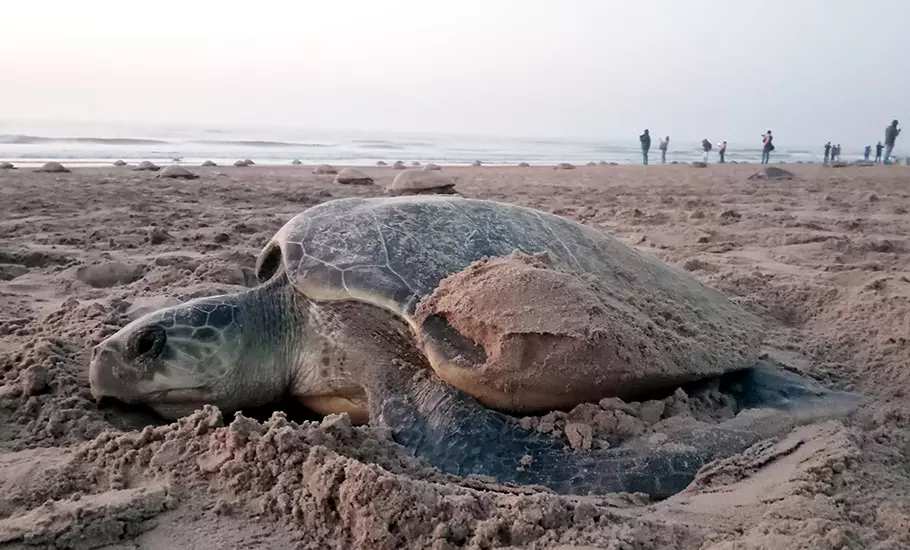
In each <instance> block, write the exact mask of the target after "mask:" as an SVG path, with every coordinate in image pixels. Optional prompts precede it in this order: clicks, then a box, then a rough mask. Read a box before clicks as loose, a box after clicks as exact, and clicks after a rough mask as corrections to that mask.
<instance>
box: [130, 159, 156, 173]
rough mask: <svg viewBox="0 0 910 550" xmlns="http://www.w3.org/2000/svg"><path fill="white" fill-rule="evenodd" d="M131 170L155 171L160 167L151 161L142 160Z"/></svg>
mask: <svg viewBox="0 0 910 550" xmlns="http://www.w3.org/2000/svg"><path fill="white" fill-rule="evenodd" d="M133 170H135V171H137V172H157V171H158V170H161V167H160V166H158V165H157V164H155V163H154V162H152V161H149V160H144V161H142V162H140V163H139V164H137V165H136V167H135V168H133Z"/></svg>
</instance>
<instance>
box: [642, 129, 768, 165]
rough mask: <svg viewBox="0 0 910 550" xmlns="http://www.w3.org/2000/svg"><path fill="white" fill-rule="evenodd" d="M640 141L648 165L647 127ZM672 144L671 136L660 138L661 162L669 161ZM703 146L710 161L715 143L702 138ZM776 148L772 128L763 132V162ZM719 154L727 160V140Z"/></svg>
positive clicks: (718, 147) (704, 153)
mask: <svg viewBox="0 0 910 550" xmlns="http://www.w3.org/2000/svg"><path fill="white" fill-rule="evenodd" d="M638 141H640V142H641V156H642V164H644V165H645V166H647V165H648V152H649V151H650V150H651V133H650V132H649V131H648V129H647V128H645V131H644V133H643V134H641V135H640V136H638ZM669 146H670V136H667V137H665V138H663V139H661V140H660V144H659V145H658V148H659V149H660V162H661V163H662V164H666V163H667V148H669ZM701 148H702V152H703V154H702V158H703V159H704V162H708V155H709V154H710V153H711V150H712V149H713V148H714V145H712V144H711V141H710V140H709V139H708V138H705V139H703V140H701ZM773 150H774V137H773V136H772V135H771V130H768V133H766V134H762V156H761V161H762V164H767V163H768V162H769V161H770V159H771V151H773ZM717 154H718V155H719V156H720V162H721V163H725V162H726V155H727V141H726V140H724V141H721V142H719V143H718V144H717Z"/></svg>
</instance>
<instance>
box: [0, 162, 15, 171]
mask: <svg viewBox="0 0 910 550" xmlns="http://www.w3.org/2000/svg"><path fill="white" fill-rule="evenodd" d="M15 169H16V167H15V166H14V165H13V163H12V162H0V170H15Z"/></svg>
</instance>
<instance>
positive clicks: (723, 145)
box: [717, 141, 727, 164]
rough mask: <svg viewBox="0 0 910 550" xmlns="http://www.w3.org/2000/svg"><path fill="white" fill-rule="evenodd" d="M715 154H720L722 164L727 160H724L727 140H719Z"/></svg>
mask: <svg viewBox="0 0 910 550" xmlns="http://www.w3.org/2000/svg"><path fill="white" fill-rule="evenodd" d="M717 154H718V155H720V162H721V164H723V163H724V162H727V161H725V160H724V155H725V154H727V142H726V141H722V142H720V147H718V148H717Z"/></svg>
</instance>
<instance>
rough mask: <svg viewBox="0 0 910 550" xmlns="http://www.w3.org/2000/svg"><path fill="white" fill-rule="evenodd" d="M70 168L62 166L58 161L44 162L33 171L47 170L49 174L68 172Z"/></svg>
mask: <svg viewBox="0 0 910 550" xmlns="http://www.w3.org/2000/svg"><path fill="white" fill-rule="evenodd" d="M69 171H70V169H69V168H67V167H66V166H63V165H62V164H60V163H59V162H53V161H52V162H45V163H44V164H43V165H42V166H41V168H37V169H36V170H35V172H47V173H49V174H66V173H69Z"/></svg>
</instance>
